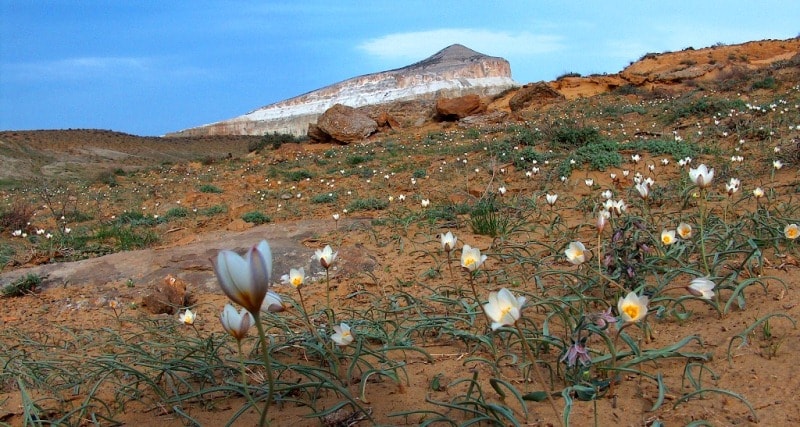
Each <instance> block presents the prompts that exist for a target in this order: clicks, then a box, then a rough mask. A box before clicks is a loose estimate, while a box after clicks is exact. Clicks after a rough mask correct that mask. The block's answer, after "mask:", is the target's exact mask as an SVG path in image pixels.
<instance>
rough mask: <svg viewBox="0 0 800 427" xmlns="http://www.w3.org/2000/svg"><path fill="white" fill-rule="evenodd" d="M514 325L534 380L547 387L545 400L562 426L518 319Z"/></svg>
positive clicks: (554, 403) (562, 423) (549, 391)
mask: <svg viewBox="0 0 800 427" xmlns="http://www.w3.org/2000/svg"><path fill="white" fill-rule="evenodd" d="M514 326H516V328H517V333H518V334H519V339H520V340H522V347H523V348H524V349H525V355H526V356H527V357H528V361H529V362H531V370H532V371H533V373H534V375H536V380H537V381H539V383H541V384H542V387H546V388H547V389H548V390H547V392H546V393H547V401H548V402H550V407H552V408H553V412H554V413H555V414H556V418H557V419H558V424H559V425H561V426H563V425H564V421H563V420H562V418H561V411H559V410H558V407H556V401H555V400H554V399H553V396H552V390H550V387H547V382H546V381H545V379H544V375H542V371H540V370H539V365H537V364H536V358H535V357H534V356H533V350H531V347H530V343H529V342H528V340H526V339H525V334H523V333H522V327H520V326H519V321H517V322H514Z"/></svg>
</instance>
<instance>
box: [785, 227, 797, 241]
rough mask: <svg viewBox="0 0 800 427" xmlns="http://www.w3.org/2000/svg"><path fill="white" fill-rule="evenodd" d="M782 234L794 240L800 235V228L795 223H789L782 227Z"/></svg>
mask: <svg viewBox="0 0 800 427" xmlns="http://www.w3.org/2000/svg"><path fill="white" fill-rule="evenodd" d="M783 235H784V236H786V238H787V239H789V240H794V239H796V238H797V236H800V228H798V227H797V224H789V225H787V226H786V227H784V228H783Z"/></svg>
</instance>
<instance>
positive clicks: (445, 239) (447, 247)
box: [439, 231, 458, 252]
mask: <svg viewBox="0 0 800 427" xmlns="http://www.w3.org/2000/svg"><path fill="white" fill-rule="evenodd" d="M439 237H440V239H441V241H442V249H444V251H445V252H450V251H452V250H453V249H455V248H456V242H457V241H458V238H456V236H454V235H453V233H452V232H450V231H448V232H447V233H444V234H442V235H441V236H439Z"/></svg>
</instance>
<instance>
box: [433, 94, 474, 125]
mask: <svg viewBox="0 0 800 427" xmlns="http://www.w3.org/2000/svg"><path fill="white" fill-rule="evenodd" d="M485 111H486V104H484V103H483V102H482V101H481V98H480V97H479V96H478V95H464V96H459V97H458V98H439V99H437V100H436V116H437V117H438V118H439V119H440V120H445V121H454V120H460V119H463V118H464V117H468V116H473V115H475V114H480V113H483V112H485Z"/></svg>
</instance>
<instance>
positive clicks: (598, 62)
mask: <svg viewBox="0 0 800 427" xmlns="http://www.w3.org/2000/svg"><path fill="white" fill-rule="evenodd" d="M798 17H800V2H795V1H771V0H764V1H752V0H748V1H718V2H715V1H704V2H698V1H661V2H649V1H648V2H646V1H613V0H606V1H564V2H556V1H546V0H542V1H535V0H531V1H492V2H488V1H469V0H461V1H397V0H394V1H381V0H373V1H371V2H354V1H353V2H351V1H330V0H325V1H305V2H303V1H230V2H221V1H188V0H187V1H148V0H142V1H113V0H103V1H93V0H83V1H73V0H69V1H27V0H18V1H10V0H0V130H9V129H17V130H19V129H64V128H99V129H112V130H117V131H122V132H128V133H133V134H137V135H161V134H164V133H166V132H170V131H175V130H180V129H184V128H188V127H194V126H198V125H202V124H206V123H211V122H215V121H219V120H224V119H228V118H232V117H235V116H238V115H241V114H245V113H247V112H249V111H252V110H254V109H256V108H259V107H262V106H264V105H267V104H271V103H273V102H277V101H280V100H283V99H286V98H290V97H293V96H296V95H300V94H303V93H305V92H308V91H311V90H314V89H318V88H320V87H323V86H326V85H329V84H332V83H336V82H339V81H341V80H345V79H348V78H350V77H355V76H358V75H361V74H367V73H372V72H377V71H383V70H388V69H392V68H397V67H401V66H404V65H408V64H410V63H412V62H415V61H418V60H421V59H424V58H426V57H428V56H430V55H432V54H433V53H435V52H437V51H438V50H440V49H442V48H444V47H446V46H448V45H450V44H452V43H461V44H464V45H466V46H468V47H470V48H472V49H474V50H477V51H479V52H481V53H485V54H487V55H493V56H502V57H504V58H506V59H508V60H509V61H510V62H511V69H512V73H513V77H514V79H515V80H517V81H518V82H520V83H526V82H532V81H540V80H552V79H554V78H555V77H557V76H559V75H561V74H563V73H565V72H579V73H582V74H584V75H585V74H591V73H615V72H618V71H620V70H621V69H622V68H624V67H625V66H626V65H628V64H629V63H630V62H631V61H635V60H637V59H639V58H640V57H641V56H642V55H644V54H645V53H648V52H663V51H668V50H680V49H683V48H686V47H689V46H692V47H695V48H700V47H706V46H710V45H713V44H715V43H726V44H733V43H740V42H744V41H749V40H760V39H787V38H792V37H796V36H798V35H800V25H798V22H800V20H798Z"/></svg>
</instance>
